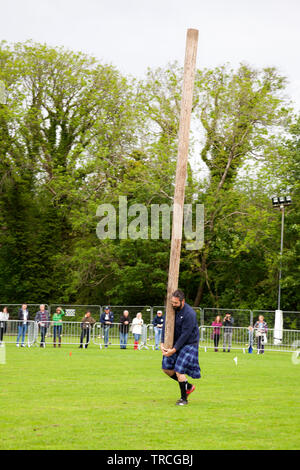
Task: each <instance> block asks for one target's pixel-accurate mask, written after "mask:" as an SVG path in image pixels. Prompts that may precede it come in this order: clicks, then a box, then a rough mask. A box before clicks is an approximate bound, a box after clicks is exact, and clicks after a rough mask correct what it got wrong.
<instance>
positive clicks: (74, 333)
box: [37, 321, 92, 347]
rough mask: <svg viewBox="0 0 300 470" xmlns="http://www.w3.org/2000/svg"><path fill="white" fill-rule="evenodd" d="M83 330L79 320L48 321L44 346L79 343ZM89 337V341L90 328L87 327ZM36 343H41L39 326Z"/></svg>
mask: <svg viewBox="0 0 300 470" xmlns="http://www.w3.org/2000/svg"><path fill="white" fill-rule="evenodd" d="M82 331H86V330H83V329H82V327H81V322H77V321H61V322H53V321H50V322H49V323H48V325H47V326H46V338H45V346H46V347H47V346H57V347H59V346H60V345H65V344H70V345H80V342H81V341H80V340H81V333H82ZM88 331H89V335H88V337H89V339H90V341H91V336H92V328H89V329H88ZM86 338H87V335H86V334H85V336H84V342H85V341H86ZM90 341H89V342H90ZM37 343H38V344H40V345H42V331H41V328H39V334H38V338H37Z"/></svg>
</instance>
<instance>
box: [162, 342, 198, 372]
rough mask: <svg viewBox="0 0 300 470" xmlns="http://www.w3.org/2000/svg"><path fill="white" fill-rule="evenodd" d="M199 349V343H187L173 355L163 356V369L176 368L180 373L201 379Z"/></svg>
mask: <svg viewBox="0 0 300 470" xmlns="http://www.w3.org/2000/svg"><path fill="white" fill-rule="evenodd" d="M198 351H199V349H198V344H197V345H196V344H186V345H185V346H183V347H182V348H181V349H180V350H179V351H178V352H176V353H175V354H173V356H170V357H165V356H163V360H162V369H168V370H175V372H178V373H179V374H187V375H189V376H190V377H192V378H193V379H200V377H201V373H200V367H199V359H198Z"/></svg>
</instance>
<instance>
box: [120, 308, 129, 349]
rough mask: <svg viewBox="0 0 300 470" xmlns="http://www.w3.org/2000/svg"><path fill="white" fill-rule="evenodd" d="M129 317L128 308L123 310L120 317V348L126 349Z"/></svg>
mask: <svg viewBox="0 0 300 470" xmlns="http://www.w3.org/2000/svg"><path fill="white" fill-rule="evenodd" d="M129 324H130V317H129V312H128V310H124V312H123V315H122V316H121V317H120V325H119V330H120V349H126V346H127V341H128V331H129Z"/></svg>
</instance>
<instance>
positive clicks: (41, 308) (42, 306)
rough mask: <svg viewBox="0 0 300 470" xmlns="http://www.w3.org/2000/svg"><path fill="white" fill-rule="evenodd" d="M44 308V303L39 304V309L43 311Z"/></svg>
mask: <svg viewBox="0 0 300 470" xmlns="http://www.w3.org/2000/svg"><path fill="white" fill-rule="evenodd" d="M44 310H45V305H44V304H41V305H40V311H41V312H43V311H44Z"/></svg>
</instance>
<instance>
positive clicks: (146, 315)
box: [99, 305, 152, 323]
mask: <svg viewBox="0 0 300 470" xmlns="http://www.w3.org/2000/svg"><path fill="white" fill-rule="evenodd" d="M109 308H110V310H111V312H112V313H113V314H114V322H115V323H118V322H119V321H120V318H121V316H122V315H123V312H124V310H128V312H129V318H130V321H131V322H132V320H133V319H134V318H135V317H136V314H137V313H139V312H141V314H142V319H143V320H144V323H149V322H151V321H152V320H151V318H152V307H151V306H150V305H110V306H109ZM104 309H105V306H104V305H102V306H101V313H103V312H104ZM99 320H100V319H99Z"/></svg>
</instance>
